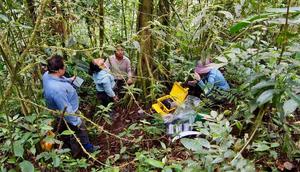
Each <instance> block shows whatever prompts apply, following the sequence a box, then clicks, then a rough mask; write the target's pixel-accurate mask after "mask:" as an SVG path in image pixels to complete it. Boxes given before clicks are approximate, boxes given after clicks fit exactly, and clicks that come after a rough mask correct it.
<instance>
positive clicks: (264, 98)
mask: <svg viewBox="0 0 300 172" xmlns="http://www.w3.org/2000/svg"><path fill="white" fill-rule="evenodd" d="M274 92H275V91H274V89H270V90H267V91H264V92H263V93H262V94H261V95H260V96H259V97H258V98H257V100H256V103H257V104H258V106H261V105H263V104H265V103H267V102H268V101H270V100H272V98H273V95H274Z"/></svg>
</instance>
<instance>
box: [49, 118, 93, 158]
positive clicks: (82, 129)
mask: <svg viewBox="0 0 300 172" xmlns="http://www.w3.org/2000/svg"><path fill="white" fill-rule="evenodd" d="M58 123H59V119H57V124H58ZM68 125H69V127H70V129H71V130H72V131H74V132H75V135H76V137H77V138H79V140H80V142H81V144H82V145H83V146H84V145H87V144H90V140H89V136H88V134H87V130H86V126H85V123H84V121H82V123H81V125H80V126H79V127H78V126H74V125H72V124H69V123H68ZM57 127H58V125H56V127H54V129H55V131H56V130H57ZM65 130H68V127H67V126H66V124H65V122H64V121H61V125H60V128H59V130H58V132H59V133H62V132H63V131H65ZM59 139H60V140H62V141H63V142H64V145H63V147H69V148H70V149H71V152H72V155H73V156H74V157H78V156H79V155H80V153H81V147H80V145H79V143H78V142H77V140H76V138H75V137H74V136H73V135H67V136H65V135H61V136H60V137H59Z"/></svg>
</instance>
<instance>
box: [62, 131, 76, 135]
mask: <svg viewBox="0 0 300 172" xmlns="http://www.w3.org/2000/svg"><path fill="white" fill-rule="evenodd" d="M74 133H75V132H74V131H72V130H65V131H63V132H62V133H61V134H60V135H66V136H67V135H72V134H74Z"/></svg>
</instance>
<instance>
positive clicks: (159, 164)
mask: <svg viewBox="0 0 300 172" xmlns="http://www.w3.org/2000/svg"><path fill="white" fill-rule="evenodd" d="M145 162H146V163H148V164H150V165H152V166H154V167H156V168H164V163H162V162H161V161H157V160H155V159H152V158H148V159H146V161H145Z"/></svg>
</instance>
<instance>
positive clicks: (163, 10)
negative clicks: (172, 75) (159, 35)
mask: <svg viewBox="0 0 300 172" xmlns="http://www.w3.org/2000/svg"><path fill="white" fill-rule="evenodd" d="M170 3H172V0H170V1H169V0H160V1H159V4H158V7H159V9H158V16H159V21H160V23H161V24H162V25H164V26H167V27H166V28H167V29H166V30H165V32H166V38H165V40H166V42H169V40H170V31H169V24H170V9H171V8H170ZM164 48H165V53H166V54H169V52H170V46H168V45H165V46H164ZM166 58H167V57H166V56H165V57H164V60H166Z"/></svg>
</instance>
